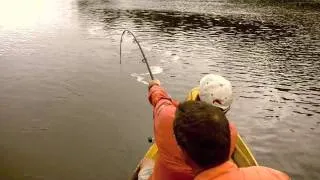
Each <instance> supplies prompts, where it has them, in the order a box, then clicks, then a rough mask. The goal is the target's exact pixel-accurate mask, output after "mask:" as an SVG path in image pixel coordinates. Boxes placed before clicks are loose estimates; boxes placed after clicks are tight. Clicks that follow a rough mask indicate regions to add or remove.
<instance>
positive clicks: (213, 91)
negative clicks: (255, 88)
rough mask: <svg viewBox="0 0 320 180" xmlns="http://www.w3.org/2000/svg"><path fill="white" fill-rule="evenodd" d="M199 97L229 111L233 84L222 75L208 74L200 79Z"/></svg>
mask: <svg viewBox="0 0 320 180" xmlns="http://www.w3.org/2000/svg"><path fill="white" fill-rule="evenodd" d="M199 97H200V100H201V101H204V102H207V103H209V104H212V105H214V106H216V107H219V108H221V109H222V110H223V111H228V110H229V108H230V106H231V103H232V86H231V83H230V81H228V80H227V79H225V78H224V77H222V76H219V75H215V74H208V75H206V76H204V77H203V78H202V79H201V80H200V90H199Z"/></svg>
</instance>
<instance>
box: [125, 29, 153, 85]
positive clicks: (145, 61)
mask: <svg viewBox="0 0 320 180" xmlns="http://www.w3.org/2000/svg"><path fill="white" fill-rule="evenodd" d="M126 32H127V33H128V34H130V35H132V36H133V39H134V41H135V42H136V43H137V44H138V46H139V49H140V52H141V54H142V56H143V59H142V62H143V63H146V65H147V68H148V71H149V74H150V77H151V80H154V76H153V74H152V72H151V69H150V66H149V63H148V60H147V58H146V56H145V55H144V52H143V50H142V48H141V46H140V43H139V41H138V40H137V38H136V36H135V35H134V34H133V33H132V32H131V31H129V30H124V31H123V32H122V35H121V39H120V64H121V52H122V38H123V35H125V34H126Z"/></svg>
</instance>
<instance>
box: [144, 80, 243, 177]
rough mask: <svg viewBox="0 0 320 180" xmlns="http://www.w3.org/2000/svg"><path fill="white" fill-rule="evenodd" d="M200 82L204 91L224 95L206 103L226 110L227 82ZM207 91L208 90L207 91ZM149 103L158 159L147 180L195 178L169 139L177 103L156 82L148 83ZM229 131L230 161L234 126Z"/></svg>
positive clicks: (229, 92) (234, 134)
mask: <svg viewBox="0 0 320 180" xmlns="http://www.w3.org/2000/svg"><path fill="white" fill-rule="evenodd" d="M219 77H221V76H219ZM220 80H221V79H220ZM224 80H225V79H224ZM202 82H206V83H204V84H205V85H204V87H207V86H206V85H210V86H218V87H215V88H216V89H220V92H219V91H216V93H217V94H219V93H220V94H221V93H222V94H223V92H224V93H226V92H227V93H228V94H227V96H226V97H225V98H223V99H221V100H220V99H212V98H213V97H215V96H212V95H211V94H206V96H205V97H204V98H206V99H208V100H210V102H212V104H213V105H215V104H217V105H221V107H220V108H221V109H222V110H228V109H229V107H230V104H231V102H232V96H231V95H232V92H231V84H230V83H228V82H229V81H226V80H225V81H218V82H220V83H218V84H217V83H216V82H215V83H213V84H212V82H211V81H210V79H209V81H202ZM209 82H210V83H209ZM200 85H201V83H200ZM200 88H201V87H200ZM208 88H209V89H210V87H208ZM221 88H222V89H221ZM228 88H229V90H228ZM149 101H150V103H151V104H152V106H153V118H154V135H155V142H156V145H157V147H158V154H159V156H158V159H157V161H156V162H155V167H154V169H153V173H152V176H151V179H153V180H192V179H193V178H194V175H195V174H194V173H193V171H192V169H191V167H190V166H189V165H187V164H186V162H185V160H184V158H183V155H182V152H181V150H180V148H179V147H178V145H177V142H176V140H175V138H174V136H173V121H174V118H175V112H176V108H177V106H178V102H177V101H175V100H173V99H172V98H171V97H170V96H169V95H168V93H167V92H166V91H165V90H164V89H163V88H161V87H160V81H158V80H154V81H151V82H150V83H149ZM229 128H230V131H229V132H230V134H229V136H231V137H230V138H231V139H233V142H232V145H231V150H229V151H228V152H229V157H230V156H231V154H232V152H233V150H234V147H235V141H236V138H237V134H238V133H237V130H236V128H235V126H234V125H232V124H230V126H229ZM143 173H144V172H141V174H143Z"/></svg>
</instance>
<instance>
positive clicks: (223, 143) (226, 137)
mask: <svg viewBox="0 0 320 180" xmlns="http://www.w3.org/2000/svg"><path fill="white" fill-rule="evenodd" d="M174 134H175V137H176V140H177V143H178V145H179V146H180V147H181V148H182V149H183V150H184V151H185V152H186V153H187V155H188V156H189V157H190V158H191V159H192V160H193V161H194V162H195V163H196V164H197V165H198V166H199V167H200V168H205V169H207V168H211V167H216V166H218V165H220V164H222V163H224V162H226V161H227V160H228V159H229V151H230V141H231V140H230V129H229V122H228V120H227V118H226V117H225V115H224V113H223V112H222V111H221V109H220V108H218V107H215V106H212V105H210V104H207V103H206V102H202V101H186V102H183V103H181V104H179V106H178V108H177V110H176V117H175V120H174Z"/></svg>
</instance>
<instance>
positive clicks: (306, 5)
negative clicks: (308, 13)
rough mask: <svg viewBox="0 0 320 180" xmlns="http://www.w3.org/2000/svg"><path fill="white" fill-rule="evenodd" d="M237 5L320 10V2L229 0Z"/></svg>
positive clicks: (314, 0)
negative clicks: (249, 4) (279, 6)
mask: <svg viewBox="0 0 320 180" xmlns="http://www.w3.org/2000/svg"><path fill="white" fill-rule="evenodd" d="M229 1H231V2H235V3H253V4H259V5H284V6H290V7H300V8H312V9H313V8H315V9H320V0H229Z"/></svg>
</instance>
